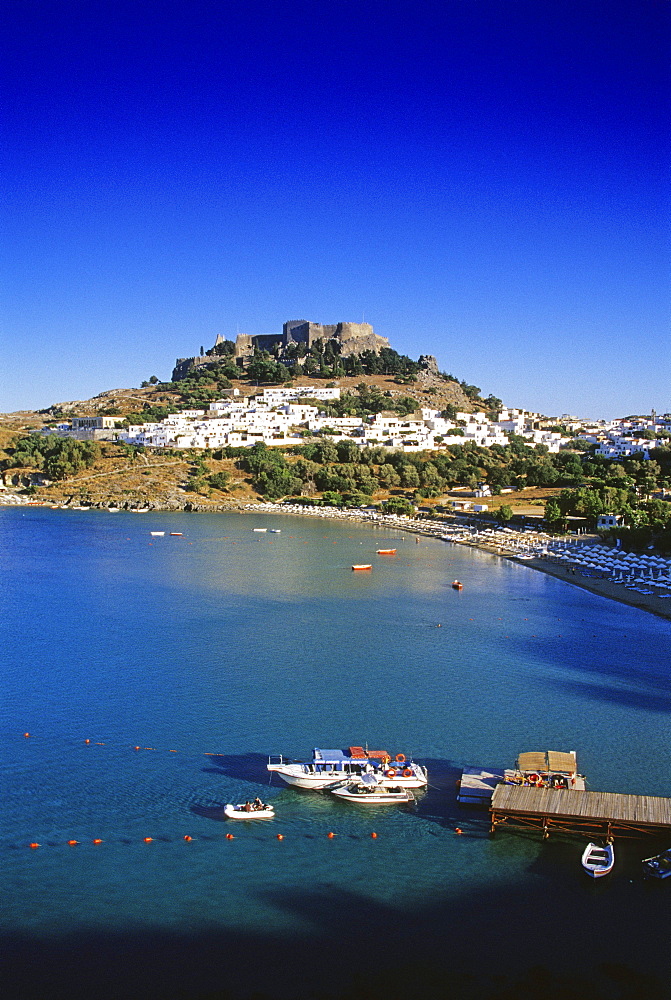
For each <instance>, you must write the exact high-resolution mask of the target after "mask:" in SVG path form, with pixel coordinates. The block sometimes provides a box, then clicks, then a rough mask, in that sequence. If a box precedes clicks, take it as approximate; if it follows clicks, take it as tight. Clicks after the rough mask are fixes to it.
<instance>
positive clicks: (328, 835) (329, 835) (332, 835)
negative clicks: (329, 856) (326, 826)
mask: <svg viewBox="0 0 671 1000" xmlns="http://www.w3.org/2000/svg"><path fill="white" fill-rule="evenodd" d="M326 836H327V837H328V839H329V840H333V838H334V837H335V833H334V832H333V830H329V832H328V833H327V834H326Z"/></svg>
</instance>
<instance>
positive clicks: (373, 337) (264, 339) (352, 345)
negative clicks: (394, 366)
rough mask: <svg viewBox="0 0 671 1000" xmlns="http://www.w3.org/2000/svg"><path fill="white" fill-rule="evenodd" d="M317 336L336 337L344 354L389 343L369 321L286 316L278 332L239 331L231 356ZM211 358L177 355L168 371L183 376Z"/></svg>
mask: <svg viewBox="0 0 671 1000" xmlns="http://www.w3.org/2000/svg"><path fill="white" fill-rule="evenodd" d="M222 340H223V337H221V335H220V336H218V337H217V339H216V341H215V346H216V344H219V343H221V342H222ZM318 340H321V341H323V342H324V343H326V341H327V340H337V341H338V343H339V344H340V353H341V354H342V355H343V356H345V357H347V356H349V355H352V354H362V353H363V352H364V351H374V352H375V353H376V354H378V353H379V352H380V350H381V349H382V348H383V347H389V346H390V345H389V341H388V340H387V338H386V337H380V336H379V335H378V334H377V333H375V331H374V330H373V327H372V326H371V325H370V323H330V324H323V323H312V322H310V320H305V319H297V320H288V321H287V322H286V323H284V324H283V326H282V333H277V334H274V333H264V334H256V335H255V334H248V333H239V334H238V335H237V337H236V339H235V355H234V357H235V360H236V362H237V364H239V365H241V366H244V363H245V361H246V360H247V359H249V358H252V357H253V356H254V351H255V349H258V350H262V351H271V350H272V349H273V348H275V347H279V348H280V349H282V348H286V347H288V346H289V344H305V345H306V347H308V348H311V347H313V346H314V344H315V343H316V342H317V341H318ZM213 360H214V358H213V357H212V356H208V355H205V356H204V357H194V358H177V362H176V365H175V368H174V371H173V373H172V377H173V379H180V378H184V377H185V375H186V374H187V373H188V372H189V371H190V369H192V368H196V367H198V366H199V365H206V364H211V363H212V361H213Z"/></svg>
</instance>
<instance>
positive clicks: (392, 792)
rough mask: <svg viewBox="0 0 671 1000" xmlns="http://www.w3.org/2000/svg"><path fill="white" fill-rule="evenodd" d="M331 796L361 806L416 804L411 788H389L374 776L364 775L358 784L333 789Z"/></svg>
mask: <svg viewBox="0 0 671 1000" xmlns="http://www.w3.org/2000/svg"><path fill="white" fill-rule="evenodd" d="M330 791H331V795H337V796H338V798H339V799H342V800H343V801H344V802H354V803H355V804H356V805H361V806H398V805H404V804H406V803H408V802H414V801H415V796H414V795H413V794H412V792H411V791H410V789H409V788H400V787H399V786H398V785H397V786H395V787H394V788H387V787H386V786H385V785H382V784H381V783H380V782H379V781H378V780H377V778H376V777H375V776H374V775H373V774H364V776H363V778H362V779H361V781H359V782H357V783H356V784H349V785H343V786H341V787H338V788H332V789H331V790H330Z"/></svg>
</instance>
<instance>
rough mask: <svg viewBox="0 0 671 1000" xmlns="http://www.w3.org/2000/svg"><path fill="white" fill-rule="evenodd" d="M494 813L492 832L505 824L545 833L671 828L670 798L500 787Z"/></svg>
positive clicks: (635, 830) (651, 830)
mask: <svg viewBox="0 0 671 1000" xmlns="http://www.w3.org/2000/svg"><path fill="white" fill-rule="evenodd" d="M491 813H492V830H495V829H496V827H497V826H499V825H502V824H505V825H507V826H516V825H522V826H537V827H542V829H543V830H544V832H545V833H546V834H547V832H548V830H549V829H550V828H554V829H562V830H567V831H570V830H572V829H573V830H579V829H581V828H582V829H586V828H590V829H594V828H596V829H601V828H605V831H606V833H607V834H610V833H614V832H617V831H620V832H621V833H626V832H629V833H654V832H656V831H660V830H663V829H667V828H671V799H668V798H662V797H659V796H653V795H623V794H622V793H620V792H586V791H585V792H577V791H575V790H574V789H569V790H564V789H555V788H534V787H531V786H522V785H498V786H497V787H496V789H495V790H494V794H493V796H492V804H491Z"/></svg>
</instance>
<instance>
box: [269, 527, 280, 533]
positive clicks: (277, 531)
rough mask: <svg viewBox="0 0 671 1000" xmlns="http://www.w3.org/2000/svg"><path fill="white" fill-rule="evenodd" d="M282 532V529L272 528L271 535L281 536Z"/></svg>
mask: <svg viewBox="0 0 671 1000" xmlns="http://www.w3.org/2000/svg"><path fill="white" fill-rule="evenodd" d="M281 531H282V529H281V528H271V529H270V534H271V535H279V534H280V533H281Z"/></svg>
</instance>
